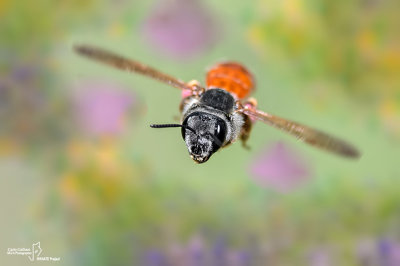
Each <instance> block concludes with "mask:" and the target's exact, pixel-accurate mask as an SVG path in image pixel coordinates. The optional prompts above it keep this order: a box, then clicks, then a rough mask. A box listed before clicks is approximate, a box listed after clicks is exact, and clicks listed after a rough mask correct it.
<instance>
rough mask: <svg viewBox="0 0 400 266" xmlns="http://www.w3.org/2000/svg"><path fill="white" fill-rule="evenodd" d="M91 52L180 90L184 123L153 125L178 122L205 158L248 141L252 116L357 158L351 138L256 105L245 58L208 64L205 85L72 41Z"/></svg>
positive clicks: (191, 147)
mask: <svg viewBox="0 0 400 266" xmlns="http://www.w3.org/2000/svg"><path fill="white" fill-rule="evenodd" d="M74 49H75V51H76V52H77V53H78V54H80V55H82V56H85V57H87V58H90V59H93V60H96V61H98V62H101V63H104V64H107V65H110V66H112V67H115V68H118V69H121V70H124V71H129V72H134V73H139V74H142V75H145V76H148V77H151V78H153V79H156V80H159V81H161V82H163V83H166V84H168V85H170V86H172V87H175V88H178V89H180V90H182V93H183V95H184V97H183V98H182V101H181V104H180V111H181V123H180V124H152V125H150V126H151V127H152V128H170V127H180V128H181V132H182V138H183V140H184V141H185V143H186V146H187V149H188V151H189V154H190V157H191V158H192V159H193V160H194V161H195V162H196V163H204V162H206V161H208V159H210V157H211V155H212V154H214V153H215V152H216V151H218V150H219V149H221V148H224V147H227V146H228V145H230V144H232V143H234V142H235V141H236V140H238V139H240V140H241V141H242V144H243V145H244V146H245V147H246V141H247V140H248V138H249V136H250V131H251V128H252V125H253V123H254V122H253V121H256V120H258V121H262V122H264V123H265V124H268V125H270V126H273V127H275V128H278V129H280V130H283V131H285V132H287V133H289V134H290V135H292V136H294V137H296V138H297V139H299V140H301V141H303V142H305V143H308V144H310V145H312V146H315V147H318V148H321V149H324V150H326V151H329V152H332V153H335V154H337V155H340V156H342V157H347V158H358V157H359V156H360V153H359V151H358V150H357V149H356V148H355V147H354V146H352V145H351V144H349V143H347V142H345V141H343V140H341V139H339V138H336V137H333V136H331V135H328V134H326V133H324V132H322V131H319V130H316V129H313V128H310V127H308V126H305V125H302V124H300V123H297V122H293V121H290V120H287V119H284V118H281V117H278V116H275V115H272V114H269V113H266V112H263V111H260V110H258V109H257V101H256V100H255V99H254V98H249V96H250V94H251V93H252V92H253V91H254V88H255V82H254V78H253V75H252V74H251V73H250V72H249V71H248V70H247V69H246V68H245V67H244V66H243V65H241V64H239V63H236V62H223V63H219V64H216V65H215V66H213V67H212V68H211V69H209V70H208V72H207V76H206V87H203V86H201V85H200V83H199V82H198V81H196V80H193V81H190V82H183V81H181V80H179V79H176V78H174V77H172V76H169V75H167V74H165V73H163V72H160V71H158V70H156V69H154V68H152V67H150V66H147V65H144V64H142V63H140V62H137V61H135V60H132V59H128V58H125V57H123V56H120V55H117V54H115V53H112V52H110V51H107V50H104V49H101V48H97V47H93V46H87V45H78V46H75V47H74Z"/></svg>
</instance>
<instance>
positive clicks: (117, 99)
mask: <svg viewBox="0 0 400 266" xmlns="http://www.w3.org/2000/svg"><path fill="white" fill-rule="evenodd" d="M134 104H135V96H134V95H133V94H132V93H128V92H124V91H123V90H122V88H121V87H120V86H118V85H116V84H112V83H105V82H98V81H95V82H86V83H84V84H83V85H81V86H79V88H78V93H77V95H76V116H77V118H78V121H79V123H80V126H81V127H82V129H83V130H84V131H86V132H87V133H89V134H91V135H95V136H99V135H114V134H118V133H120V132H121V131H122V130H123V127H124V123H123V121H124V118H125V117H126V115H127V112H128V110H129V108H130V107H132V106H133V105H134Z"/></svg>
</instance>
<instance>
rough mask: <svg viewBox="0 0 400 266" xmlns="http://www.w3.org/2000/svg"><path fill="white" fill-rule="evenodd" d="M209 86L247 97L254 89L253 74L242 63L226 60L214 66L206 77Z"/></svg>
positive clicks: (240, 96) (240, 97)
mask: <svg viewBox="0 0 400 266" xmlns="http://www.w3.org/2000/svg"><path fill="white" fill-rule="evenodd" d="M206 84H207V88H220V89H224V90H227V91H229V92H231V93H233V94H235V95H236V96H237V97H238V98H239V99H243V98H246V97H247V96H249V95H250V93H251V92H252V91H253V90H254V85H255V84H254V78H253V75H252V74H251V73H250V72H249V71H248V70H247V69H246V68H245V67H244V66H242V65H241V64H239V63H235V62H225V63H221V64H217V65H215V66H213V67H212V68H211V69H210V70H209V71H208V72H207V77H206Z"/></svg>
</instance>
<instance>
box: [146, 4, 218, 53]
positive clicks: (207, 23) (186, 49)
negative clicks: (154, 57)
mask: <svg viewBox="0 0 400 266" xmlns="http://www.w3.org/2000/svg"><path fill="white" fill-rule="evenodd" d="M218 32H219V29H218V25H217V23H216V21H215V19H214V18H213V17H212V16H211V14H210V12H209V11H208V10H207V8H206V7H204V6H203V5H202V4H200V1H198V0H173V1H162V0H160V1H158V2H157V4H156V5H155V8H154V9H153V10H152V12H151V14H150V16H149V17H148V19H147V20H146V21H145V23H144V26H143V35H144V37H145V39H146V41H147V42H149V43H150V45H152V46H153V47H154V48H155V49H156V50H158V51H159V52H160V53H162V54H165V55H169V56H172V57H174V58H178V59H190V58H192V57H194V56H196V55H199V54H200V53H201V52H204V51H205V50H206V49H207V48H209V47H210V46H211V45H213V44H214V43H215V42H216V40H217V36H218V35H219V34H218Z"/></svg>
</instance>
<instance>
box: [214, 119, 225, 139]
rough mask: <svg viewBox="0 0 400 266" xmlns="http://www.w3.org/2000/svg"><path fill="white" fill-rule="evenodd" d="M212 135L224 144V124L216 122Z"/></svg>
mask: <svg viewBox="0 0 400 266" xmlns="http://www.w3.org/2000/svg"><path fill="white" fill-rule="evenodd" d="M214 135H215V136H216V137H217V139H218V140H219V141H221V143H224V142H225V137H226V124H225V122H224V121H218V122H217V124H216V125H215V132H214Z"/></svg>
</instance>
